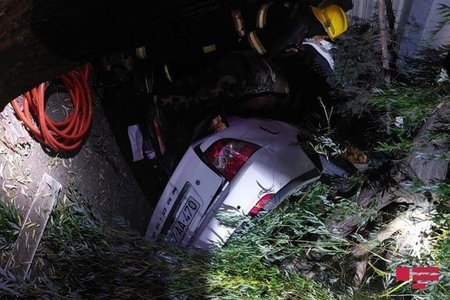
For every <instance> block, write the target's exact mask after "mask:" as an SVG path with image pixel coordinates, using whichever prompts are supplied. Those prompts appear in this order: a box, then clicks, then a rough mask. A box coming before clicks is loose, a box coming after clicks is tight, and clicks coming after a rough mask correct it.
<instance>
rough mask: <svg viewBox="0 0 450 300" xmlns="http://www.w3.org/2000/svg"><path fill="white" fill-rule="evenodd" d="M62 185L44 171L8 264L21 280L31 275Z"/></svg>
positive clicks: (8, 267)
mask: <svg viewBox="0 0 450 300" xmlns="http://www.w3.org/2000/svg"><path fill="white" fill-rule="evenodd" d="M61 187H62V186H61V184H60V183H59V182H58V181H56V180H55V179H54V178H53V177H51V176H50V175H48V174H47V173H44V175H43V176H42V180H41V182H40V184H39V188H38V190H37V192H36V194H35V196H34V199H33V202H32V203H31V205H30V208H29V210H28V212H27V214H26V216H25V218H24V222H23V225H22V228H21V230H20V233H19V236H18V237H17V240H16V242H15V244H14V247H13V249H12V251H11V252H12V253H11V256H10V257H9V258H8V261H7V264H6V267H7V269H9V270H10V271H11V272H12V273H13V274H14V275H15V276H16V277H17V279H18V280H19V281H23V280H25V279H27V278H28V277H29V272H30V266H31V263H32V262H33V259H34V255H35V254H36V250H37V247H38V246H39V243H40V241H41V238H42V234H43V233H44V230H45V227H46V225H47V221H48V219H49V218H50V213H51V211H52V210H53V207H54V205H55V203H56V200H57V197H58V194H59V192H60V190H61Z"/></svg>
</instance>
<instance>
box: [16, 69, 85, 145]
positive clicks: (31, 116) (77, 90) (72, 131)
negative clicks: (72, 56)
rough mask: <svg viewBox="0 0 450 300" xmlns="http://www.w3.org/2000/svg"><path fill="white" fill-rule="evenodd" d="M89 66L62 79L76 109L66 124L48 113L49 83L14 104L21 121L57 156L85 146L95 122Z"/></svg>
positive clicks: (24, 95) (63, 76)
mask: <svg viewBox="0 0 450 300" xmlns="http://www.w3.org/2000/svg"><path fill="white" fill-rule="evenodd" d="M89 67H90V66H89V64H85V65H84V66H82V67H80V68H78V70H77V71H75V70H72V71H69V72H68V73H66V74H63V75H61V76H60V77H61V79H62V81H63V83H64V85H65V87H66V88H67V91H68V93H69V96H70V99H71V101H72V105H73V111H72V112H71V113H70V114H69V115H68V116H67V117H66V118H65V119H64V120H63V121H53V120H52V119H51V118H50V117H49V116H47V114H46V113H45V96H44V94H45V88H46V83H41V84H40V85H39V86H38V87H36V88H33V89H32V90H31V91H28V92H26V93H24V94H23V95H22V101H19V98H20V97H19V98H16V99H14V100H13V101H11V104H12V106H13V108H14V111H15V112H16V115H17V117H18V118H19V119H20V120H22V122H23V123H24V125H25V126H26V127H27V129H28V130H29V131H30V132H31V133H32V134H33V135H34V136H35V138H36V139H37V140H38V141H39V142H40V143H42V144H44V145H45V146H47V147H49V148H51V149H53V150H54V151H56V152H67V151H73V150H76V149H77V148H78V147H79V146H80V145H81V143H82V142H83V139H84V136H85V135H86V133H87V131H88V129H89V128H90V126H91V121H92V94H91V89H90V87H89V85H88V77H89Z"/></svg>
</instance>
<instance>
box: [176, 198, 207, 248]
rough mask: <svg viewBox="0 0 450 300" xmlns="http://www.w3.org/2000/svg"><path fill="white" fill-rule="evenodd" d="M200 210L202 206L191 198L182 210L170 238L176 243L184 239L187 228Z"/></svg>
mask: <svg viewBox="0 0 450 300" xmlns="http://www.w3.org/2000/svg"><path fill="white" fill-rule="evenodd" d="M199 208H200V204H199V203H198V202H197V201H196V200H195V199H194V198H193V197H189V198H188V200H187V202H186V204H185V205H184V207H183V208H182V209H181V212H180V215H179V216H178V218H177V220H176V221H175V223H174V224H173V226H172V232H171V234H170V237H171V239H172V240H174V241H175V242H176V243H179V242H180V241H181V240H182V239H183V236H184V234H185V233H186V230H187V228H188V227H189V225H190V224H191V222H192V220H193V219H194V216H195V214H196V213H197V211H198V209H199Z"/></svg>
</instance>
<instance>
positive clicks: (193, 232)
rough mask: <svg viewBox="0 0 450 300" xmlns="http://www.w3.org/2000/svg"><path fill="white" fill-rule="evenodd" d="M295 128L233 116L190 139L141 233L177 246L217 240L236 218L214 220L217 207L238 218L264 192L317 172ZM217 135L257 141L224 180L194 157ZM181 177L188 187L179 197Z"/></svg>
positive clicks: (225, 236) (298, 185) (216, 242)
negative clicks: (208, 132)
mask: <svg viewBox="0 0 450 300" xmlns="http://www.w3.org/2000/svg"><path fill="white" fill-rule="evenodd" d="M297 134H298V129H297V128H295V127H293V126H291V125H289V124H287V123H283V122H280V121H274V120H267V119H258V118H250V119H234V120H232V121H231V122H230V127H228V128H227V129H225V130H223V131H221V132H219V133H215V134H212V135H210V136H207V137H206V138H204V139H202V140H201V141H198V142H196V143H194V144H192V145H191V146H190V147H189V149H188V150H187V152H186V153H185V155H184V157H183V158H182V160H181V161H180V163H179V164H178V166H177V168H176V170H175V171H174V173H173V175H172V177H171V178H170V180H169V183H168V184H167V186H166V188H165V189H164V191H163V193H162V196H161V198H160V200H159V202H158V204H157V206H156V208H155V210H154V212H153V215H152V218H151V220H150V223H149V225H148V228H147V232H146V235H145V237H146V238H147V239H150V240H151V239H155V238H157V237H158V236H159V235H161V234H163V235H164V236H166V237H167V238H169V239H171V240H172V241H174V242H176V243H178V244H180V245H181V246H195V247H200V248H208V247H212V246H221V245H223V244H224V243H225V242H226V241H227V240H228V238H229V237H230V236H231V235H232V234H233V232H234V231H235V230H236V229H237V227H238V226H239V222H237V223H232V224H229V223H227V222H223V220H221V221H219V220H218V219H220V218H219V217H218V213H224V212H225V211H226V212H227V213H228V214H231V215H234V216H235V217H236V218H238V219H239V218H241V219H242V217H244V216H246V215H247V214H248V213H249V211H250V210H251V209H252V208H253V207H254V206H255V204H256V203H257V202H258V200H259V199H261V198H262V197H263V196H264V195H266V194H268V193H271V194H276V193H278V192H280V191H281V190H282V189H283V188H284V187H289V189H291V187H290V186H288V184H289V183H291V182H292V181H294V180H296V179H297V178H299V177H301V176H304V177H305V178H304V179H302V180H301V181H299V182H298V183H296V185H294V186H293V188H292V191H291V190H289V191H288V192H287V194H289V193H290V192H294V191H296V190H298V189H300V188H302V187H304V186H305V185H306V184H308V183H310V182H312V181H315V180H317V179H318V178H319V176H320V172H319V171H318V170H317V168H316V166H315V165H314V163H313V162H312V161H311V160H310V158H309V157H308V156H307V155H306V154H305V152H304V151H303V149H302V148H301V147H300V145H299V144H298V141H297ZM223 138H232V139H237V140H243V141H247V142H251V143H254V144H257V145H259V146H260V147H261V148H260V149H259V150H257V151H256V152H255V153H254V154H253V155H252V156H251V157H250V158H249V160H248V161H247V162H246V163H245V164H244V165H243V167H242V168H241V169H240V170H239V172H238V173H237V174H236V176H235V177H234V178H233V179H232V180H231V181H230V182H228V181H227V180H226V179H225V178H224V177H223V176H222V175H220V174H219V173H218V172H217V171H216V170H213V169H212V167H210V166H209V165H207V163H206V162H205V161H204V160H203V158H201V157H200V156H202V153H203V152H204V151H206V149H208V147H209V146H210V145H212V144H213V143H214V142H216V141H218V140H220V139H223ZM199 155H200V156H199ZM305 174H306V176H305ZM187 182H188V184H187V185H188V186H189V185H190V188H189V192H188V193H187V196H186V195H185V197H182V196H183V195H182V193H183V188H184V187H186V183H187ZM283 192H285V191H284V190H283ZM186 205H187V206H186ZM197 206H199V207H197ZM194 208H195V209H194ZM197 208H198V210H197ZM193 212H194V213H195V215H191V214H192V213H193ZM231 215H230V216H231ZM180 220H181V222H180ZM186 223H188V225H185V224H186ZM183 229H186V230H185V231H183Z"/></svg>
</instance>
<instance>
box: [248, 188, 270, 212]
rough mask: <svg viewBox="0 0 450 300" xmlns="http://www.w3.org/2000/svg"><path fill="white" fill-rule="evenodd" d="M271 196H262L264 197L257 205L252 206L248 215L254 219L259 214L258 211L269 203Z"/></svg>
mask: <svg viewBox="0 0 450 300" xmlns="http://www.w3.org/2000/svg"><path fill="white" fill-rule="evenodd" d="M272 196H273V194H266V195H264V197H262V198H261V199H259V201H258V203H256V205H255V206H253V208H252V209H251V210H250V212H249V213H248V214H249V215H250V216H251V217H255V216H256V215H257V214H258V213H259V211H260V210H261V209H263V208H264V206H265V205H266V204H267V202H269V201H270V199H272Z"/></svg>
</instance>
